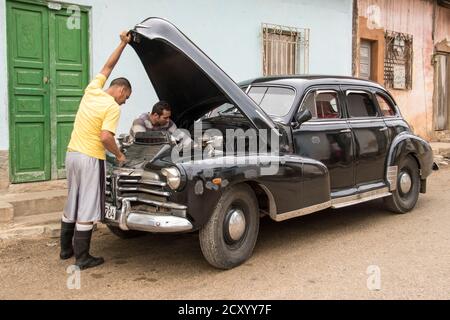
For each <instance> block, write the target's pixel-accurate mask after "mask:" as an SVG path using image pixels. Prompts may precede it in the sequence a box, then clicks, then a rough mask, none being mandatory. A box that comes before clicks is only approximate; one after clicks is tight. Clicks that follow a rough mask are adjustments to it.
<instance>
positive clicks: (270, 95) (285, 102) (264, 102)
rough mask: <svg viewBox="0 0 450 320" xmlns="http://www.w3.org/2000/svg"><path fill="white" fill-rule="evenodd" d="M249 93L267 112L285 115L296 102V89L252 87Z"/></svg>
mask: <svg viewBox="0 0 450 320" xmlns="http://www.w3.org/2000/svg"><path fill="white" fill-rule="evenodd" d="M248 95H249V96H250V98H252V99H253V101H255V102H256V103H257V104H258V105H259V106H260V107H261V108H262V109H263V110H264V112H266V113H267V114H270V115H274V116H284V115H286V114H287V113H288V112H289V110H290V109H291V107H292V104H293V103H294V98H295V91H294V90H293V89H290V88H280V87H251V88H250V90H249V92H248Z"/></svg>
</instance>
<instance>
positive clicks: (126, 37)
mask: <svg viewBox="0 0 450 320" xmlns="http://www.w3.org/2000/svg"><path fill="white" fill-rule="evenodd" d="M130 41H131V34H130V33H128V32H127V31H123V32H122V33H121V34H120V44H119V46H118V47H117V48H116V49H115V50H114V51H113V53H112V54H111V56H110V57H109V58H108V60H107V61H106V63H105V65H104V66H103V68H102V70H101V71H100V73H101V74H103V75H104V76H105V77H106V78H108V77H109V76H110V75H111V72H112V71H113V69H114V67H115V66H116V64H117V61H119V58H120V55H121V54H122V52H123V49H125V47H126V46H127V44H128V43H130Z"/></svg>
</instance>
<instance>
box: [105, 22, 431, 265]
mask: <svg viewBox="0 0 450 320" xmlns="http://www.w3.org/2000/svg"><path fill="white" fill-rule="evenodd" d="M131 32H132V35H133V40H132V43H131V45H132V47H133V48H134V49H135V51H136V53H137V55H138V56H139V58H140V59H141V61H142V64H143V66H144V68H145V70H146V72H147V74H148V76H149V79H150V81H151V83H152V85H153V87H154V89H155V91H156V93H157V95H158V97H159V98H160V99H161V100H165V101H168V102H169V103H170V105H171V106H172V115H173V116H172V119H173V120H174V122H175V123H176V124H177V125H178V127H179V128H183V129H185V130H186V133H185V134H187V133H190V134H191V135H192V136H194V138H193V139H192V140H191V141H190V142H189V143H188V144H187V147H186V144H181V143H180V142H179V141H177V140H176V139H175V138H174V137H173V136H170V135H169V134H167V133H165V132H149V133H140V134H137V135H136V137H135V139H134V140H133V141H132V142H130V141H129V140H127V139H125V140H122V139H121V140H120V141H121V147H122V149H123V150H124V152H125V153H126V156H127V159H128V162H127V163H125V165H123V166H118V165H116V164H115V163H114V161H113V159H112V160H110V163H109V166H108V173H107V183H106V186H107V189H106V209H105V214H104V217H103V221H104V222H105V223H106V224H107V225H108V227H109V228H110V229H111V230H112V232H113V233H115V234H116V235H118V236H120V237H123V238H127V237H133V236H136V235H139V234H141V233H143V232H154V233H157V232H159V233H180V232H195V231H199V239H200V245H201V250H202V252H203V255H204V257H205V258H206V260H208V262H209V263H210V264H212V265H213V266H215V267H218V268H223V269H228V268H232V267H235V266H237V265H239V264H241V263H242V262H244V261H245V260H247V259H248V258H249V257H250V256H251V254H252V251H253V248H254V246H255V243H256V239H257V236H258V228H259V220H260V217H261V216H264V215H267V216H269V217H270V218H271V219H273V220H275V221H283V220H286V219H291V218H294V217H298V216H302V215H306V214H310V213H313V212H317V211H320V210H323V209H326V208H334V209H336V208H342V207H345V206H350V205H353V204H357V203H361V202H364V201H370V200H373V199H377V198H383V200H384V202H385V204H386V207H387V208H388V209H389V210H391V211H393V212H397V213H406V212H408V211H410V210H412V209H413V208H414V206H415V204H416V202H417V199H418V197H419V193H425V191H426V182H427V177H428V176H429V175H430V174H431V172H432V170H433V169H437V166H436V165H435V164H434V163H433V155H432V151H431V148H430V146H429V144H428V143H427V142H426V141H424V140H423V139H421V138H419V137H417V136H415V135H414V134H413V133H412V132H411V129H410V127H409V126H408V124H407V123H406V121H405V120H404V119H403V118H402V116H401V114H400V111H399V109H398V107H397V105H396V103H395V102H394V99H393V98H392V96H391V95H390V94H389V93H388V92H387V91H386V90H385V89H383V87H381V86H380V85H378V84H377V83H374V82H370V81H364V80H360V79H354V78H349V77H336V76H286V77H266V78H259V79H254V80H249V81H245V82H242V83H240V84H236V83H235V82H233V81H232V80H231V79H230V78H229V77H228V76H227V75H226V74H225V73H224V72H223V71H222V70H221V69H220V68H219V67H218V66H217V65H216V64H215V63H214V62H212V61H211V60H210V59H209V58H208V57H207V56H206V55H205V54H204V53H203V52H202V51H201V50H200V49H199V48H198V47H196V46H195V45H194V44H193V43H192V42H191V41H190V40H189V39H188V38H187V37H186V36H185V35H183V34H182V33H181V32H180V31H179V30H178V29H177V28H176V27H175V26H173V25H172V24H171V23H169V22H168V21H165V20H163V19H159V18H149V19H147V20H145V21H143V22H142V23H140V24H138V25H137V26H136V27H135V28H134V29H133V30H132V31H131ZM200 124H201V127H200V129H198V127H199V126H200ZM211 129H213V130H211ZM199 130H200V134H198V133H199V132H196V131H199ZM252 130H253V131H252ZM211 132H212V133H211ZM230 132H232V133H236V132H240V134H234V135H232V134H231V135H228V133H230ZM248 132H254V133H256V140H257V144H256V148H255V147H252V145H254V144H252V141H253V140H255V139H253V138H255V137H254V136H253V137H252V134H248ZM196 133H197V136H196ZM242 133H244V134H242ZM252 139H253V140H252ZM180 145H183V148H182V149H181V148H180ZM239 146H240V147H241V148H240V149H239V148H238V147H239ZM225 147H226V148H225ZM194 149H195V150H197V151H198V150H200V152H199V154H200V155H201V157H200V158H199V157H195V156H194V154H195V152H196V151H195V150H194ZM224 149H226V151H224ZM189 150H194V152H193V153H190V152H188V151H189ZM230 150H231V151H230ZM174 151H177V152H175V153H174ZM174 155H177V157H176V159H175V158H174Z"/></svg>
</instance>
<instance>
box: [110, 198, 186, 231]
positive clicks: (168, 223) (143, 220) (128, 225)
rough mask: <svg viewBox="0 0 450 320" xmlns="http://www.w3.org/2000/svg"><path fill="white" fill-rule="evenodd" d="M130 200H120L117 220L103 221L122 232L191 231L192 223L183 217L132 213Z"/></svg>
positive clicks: (139, 212)
mask: <svg viewBox="0 0 450 320" xmlns="http://www.w3.org/2000/svg"><path fill="white" fill-rule="evenodd" d="M132 200H133V199H122V209H121V210H120V212H119V213H118V218H116V220H109V219H105V223H106V224H111V225H115V226H118V227H119V228H120V229H122V230H139V231H147V232H155V233H156V232H158V233H171V232H184V231H189V230H192V229H193V226H192V223H191V222H190V221H189V220H188V219H186V218H183V217H178V216H173V215H168V214H164V215H163V214H158V213H147V212H141V211H132V209H131V205H130V201H132ZM180 207H181V206H180Z"/></svg>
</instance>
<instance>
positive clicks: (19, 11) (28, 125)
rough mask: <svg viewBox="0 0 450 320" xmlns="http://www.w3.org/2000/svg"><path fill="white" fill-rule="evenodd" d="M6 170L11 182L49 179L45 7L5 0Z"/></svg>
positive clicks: (46, 25)
mask: <svg viewBox="0 0 450 320" xmlns="http://www.w3.org/2000/svg"><path fill="white" fill-rule="evenodd" d="M6 17H7V37H8V40H7V49H8V79H9V80H8V82H9V83H8V86H9V88H8V89H9V124H10V130H9V135H10V158H11V162H10V169H11V170H10V172H11V178H12V181H13V182H25V181H38V180H48V179H50V177H51V167H50V158H51V156H50V155H51V151H50V108H49V105H50V94H49V90H50V87H49V84H48V81H46V79H48V76H49V55H48V52H49V48H48V36H47V35H48V12H47V8H46V7H43V6H32V5H28V4H21V3H14V2H7V16H6Z"/></svg>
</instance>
